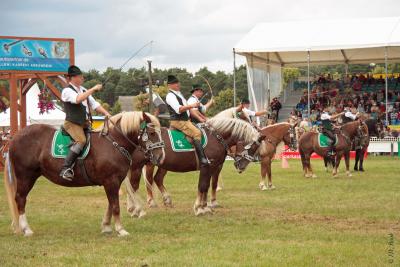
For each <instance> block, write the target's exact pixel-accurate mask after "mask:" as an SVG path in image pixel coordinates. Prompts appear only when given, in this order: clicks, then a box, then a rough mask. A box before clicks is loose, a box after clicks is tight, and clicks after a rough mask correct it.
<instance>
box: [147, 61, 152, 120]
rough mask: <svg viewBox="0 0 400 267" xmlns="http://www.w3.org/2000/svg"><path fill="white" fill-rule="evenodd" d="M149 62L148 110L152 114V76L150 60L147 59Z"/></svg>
mask: <svg viewBox="0 0 400 267" xmlns="http://www.w3.org/2000/svg"><path fill="white" fill-rule="evenodd" d="M147 63H148V64H149V112H150V114H153V77H152V74H151V60H147Z"/></svg>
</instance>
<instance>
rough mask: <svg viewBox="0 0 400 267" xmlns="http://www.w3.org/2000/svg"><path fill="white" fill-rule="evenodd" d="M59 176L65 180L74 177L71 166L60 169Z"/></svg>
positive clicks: (70, 179)
mask: <svg viewBox="0 0 400 267" xmlns="http://www.w3.org/2000/svg"><path fill="white" fill-rule="evenodd" d="M60 176H61V178H63V179H65V180H67V181H72V178H74V176H75V173H74V170H73V169H72V168H67V169H65V170H62V171H61V173H60Z"/></svg>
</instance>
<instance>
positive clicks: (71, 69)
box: [68, 65, 82, 77]
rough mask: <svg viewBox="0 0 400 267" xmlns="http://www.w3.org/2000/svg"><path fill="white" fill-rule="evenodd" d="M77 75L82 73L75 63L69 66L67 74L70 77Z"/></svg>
mask: <svg viewBox="0 0 400 267" xmlns="http://www.w3.org/2000/svg"><path fill="white" fill-rule="evenodd" d="M78 75H82V71H81V70H80V69H79V68H78V67H77V66H75V65H71V66H69V68H68V76H70V77H72V76H78Z"/></svg>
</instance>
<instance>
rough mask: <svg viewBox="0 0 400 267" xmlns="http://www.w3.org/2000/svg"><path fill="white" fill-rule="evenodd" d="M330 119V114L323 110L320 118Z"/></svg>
mask: <svg viewBox="0 0 400 267" xmlns="http://www.w3.org/2000/svg"><path fill="white" fill-rule="evenodd" d="M330 119H331V115H329V114H328V112H324V113H322V114H321V120H322V121H323V120H330Z"/></svg>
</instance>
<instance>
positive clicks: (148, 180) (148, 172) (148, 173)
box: [142, 164, 157, 208]
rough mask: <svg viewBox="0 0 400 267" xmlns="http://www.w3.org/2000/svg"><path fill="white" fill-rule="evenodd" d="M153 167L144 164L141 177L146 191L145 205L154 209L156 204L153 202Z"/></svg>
mask: <svg viewBox="0 0 400 267" xmlns="http://www.w3.org/2000/svg"><path fill="white" fill-rule="evenodd" d="M154 168H155V167H154V165H152V164H146V165H145V166H144V167H143V170H142V171H143V172H144V173H143V177H144V179H145V180H144V181H145V184H146V190H147V205H148V206H149V208H156V207H157V203H156V202H155V201H154V196H153V175H154Z"/></svg>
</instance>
